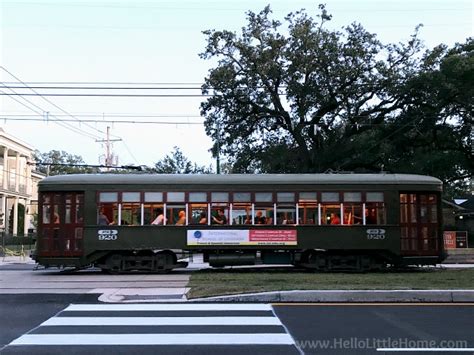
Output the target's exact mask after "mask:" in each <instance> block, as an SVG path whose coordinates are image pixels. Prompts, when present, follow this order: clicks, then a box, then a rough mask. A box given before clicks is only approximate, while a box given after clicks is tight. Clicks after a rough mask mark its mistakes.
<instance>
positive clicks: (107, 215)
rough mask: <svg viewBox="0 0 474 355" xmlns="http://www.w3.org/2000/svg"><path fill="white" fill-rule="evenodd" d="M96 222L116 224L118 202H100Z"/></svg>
mask: <svg viewBox="0 0 474 355" xmlns="http://www.w3.org/2000/svg"><path fill="white" fill-rule="evenodd" d="M97 224H99V225H107V224H118V204H117V203H101V204H100V205H99V209H98V211H97Z"/></svg>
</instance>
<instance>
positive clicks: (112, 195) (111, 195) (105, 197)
mask: <svg viewBox="0 0 474 355" xmlns="http://www.w3.org/2000/svg"><path fill="white" fill-rule="evenodd" d="M99 202H118V193H117V192H101V193H100V194H99Z"/></svg>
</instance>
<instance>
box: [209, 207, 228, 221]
mask: <svg viewBox="0 0 474 355" xmlns="http://www.w3.org/2000/svg"><path fill="white" fill-rule="evenodd" d="M212 224H227V217H226V216H225V213H224V210H223V209H219V210H217V216H212Z"/></svg>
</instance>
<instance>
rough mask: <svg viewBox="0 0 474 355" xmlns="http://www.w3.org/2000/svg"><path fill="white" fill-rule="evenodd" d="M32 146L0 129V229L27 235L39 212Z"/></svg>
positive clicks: (9, 232) (41, 176)
mask: <svg viewBox="0 0 474 355" xmlns="http://www.w3.org/2000/svg"><path fill="white" fill-rule="evenodd" d="M32 163H33V147H31V146H30V145H29V144H27V143H24V142H22V141H21V140H19V139H18V138H15V137H13V136H11V135H9V134H8V133H6V132H5V131H4V130H3V129H2V128H0V170H1V172H2V180H1V181H0V230H3V231H5V232H6V233H8V234H13V235H26V234H27V233H28V229H29V228H34V224H33V223H34V218H35V216H36V215H37V212H38V210H37V209H38V208H37V205H38V188H37V185H38V181H39V180H41V179H42V178H43V177H44V176H43V175H42V174H40V173H37V172H33V171H32V167H33V165H32Z"/></svg>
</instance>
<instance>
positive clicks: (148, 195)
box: [145, 192, 163, 202]
mask: <svg viewBox="0 0 474 355" xmlns="http://www.w3.org/2000/svg"><path fill="white" fill-rule="evenodd" d="M145 202H163V192H145Z"/></svg>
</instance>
